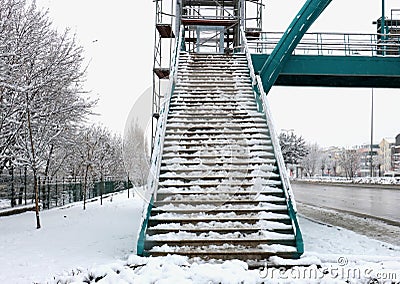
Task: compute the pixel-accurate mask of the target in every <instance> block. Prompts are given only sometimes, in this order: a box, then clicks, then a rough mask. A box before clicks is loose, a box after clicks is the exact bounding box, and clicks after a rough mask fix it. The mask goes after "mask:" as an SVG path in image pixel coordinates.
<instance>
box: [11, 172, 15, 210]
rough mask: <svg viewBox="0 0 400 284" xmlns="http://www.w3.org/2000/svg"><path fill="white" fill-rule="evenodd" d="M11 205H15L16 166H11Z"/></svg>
mask: <svg viewBox="0 0 400 284" xmlns="http://www.w3.org/2000/svg"><path fill="white" fill-rule="evenodd" d="M10 174H11V207H15V187H14V167H13V166H11V169H10Z"/></svg>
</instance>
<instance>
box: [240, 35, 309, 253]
mask: <svg viewBox="0 0 400 284" xmlns="http://www.w3.org/2000/svg"><path fill="white" fill-rule="evenodd" d="M241 35H242V42H243V47H244V52H245V54H246V58H247V64H248V68H249V70H250V77H251V80H252V85H253V91H254V94H255V99H256V102H257V109H258V110H259V111H260V112H262V113H263V114H264V115H265V118H266V120H267V123H268V129H269V133H270V136H271V141H272V146H273V149H274V154H275V158H276V160H277V165H278V171H279V174H280V177H281V181H282V185H283V191H284V193H285V198H286V205H287V208H288V212H289V217H290V219H291V220H292V225H293V228H294V230H295V240H296V248H297V254H296V255H294V257H299V256H300V255H301V254H303V253H304V243H303V236H302V234H301V230H300V225H299V222H298V219H297V209H296V203H295V201H294V196H293V191H292V188H291V185H290V182H289V177H288V175H287V171H286V167H285V162H284V160H283V155H282V152H281V147H280V145H279V139H278V136H277V133H276V131H275V128H274V123H273V119H272V114H271V111H270V107H269V104H268V102H267V96H266V93H265V91H264V88H263V85H262V83H261V78H260V76H257V75H256V74H255V72H254V67H253V63H252V60H251V55H250V51H249V48H248V45H247V40H246V36H245V32H244V30H243V29H241Z"/></svg>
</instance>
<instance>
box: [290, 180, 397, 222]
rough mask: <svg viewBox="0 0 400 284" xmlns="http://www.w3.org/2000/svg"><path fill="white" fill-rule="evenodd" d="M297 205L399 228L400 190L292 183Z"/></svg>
mask: <svg viewBox="0 0 400 284" xmlns="http://www.w3.org/2000/svg"><path fill="white" fill-rule="evenodd" d="M292 188H293V191H294V195H295V199H296V201H298V202H301V203H304V204H309V205H314V206H317V207H325V208H332V209H338V210H344V211H348V212H354V213H356V214H358V215H360V214H361V215H365V216H367V217H374V218H376V219H380V220H384V221H388V223H392V224H396V223H397V224H400V188H399V189H384V188H379V186H376V187H361V186H345V185H344V186H335V185H325V184H323V185H321V184H308V183H296V182H294V183H292Z"/></svg>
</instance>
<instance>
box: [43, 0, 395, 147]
mask: <svg viewBox="0 0 400 284" xmlns="http://www.w3.org/2000/svg"><path fill="white" fill-rule="evenodd" d="M37 2H38V4H39V5H41V6H43V7H46V8H48V9H49V12H50V16H51V17H52V19H53V22H54V24H55V25H56V26H57V27H59V28H60V29H63V28H65V27H70V28H71V29H72V31H73V32H74V33H76V34H77V38H78V40H79V42H80V44H82V45H83V46H84V47H85V50H86V57H87V59H88V61H89V60H90V65H89V69H88V74H87V79H88V80H87V85H86V87H87V89H89V90H91V91H92V94H93V96H94V97H98V98H99V99H100V102H99V105H98V107H97V109H96V111H97V112H98V113H99V116H98V117H97V118H95V120H96V121H99V122H101V123H103V124H104V125H106V126H107V127H109V128H110V129H111V130H113V131H115V132H119V133H121V134H122V132H123V129H124V126H125V121H126V119H127V117H128V114H129V111H130V109H131V108H132V106H133V105H134V104H135V101H136V100H137V98H138V97H139V96H140V95H141V94H142V93H143V92H144V91H145V90H146V89H147V88H148V87H150V86H151V84H152V72H151V70H152V64H153V43H154V7H153V6H154V3H153V1H151V0H141V1H134V0H115V1H99V0H38V1H37ZM168 2H169V1H168ZM265 2H266V9H265V10H264V27H265V28H264V29H265V30H268V31H283V30H285V29H286V27H287V26H288V24H289V23H290V22H291V20H292V19H293V17H294V16H295V14H296V13H297V11H298V10H299V9H300V8H301V6H302V5H303V4H304V2H305V0H285V1H282V0H268V1H265ZM385 3H386V15H388V16H390V10H391V9H394V8H400V3H398V0H386V1H385ZM381 4H382V1H381V0H350V1H349V0H333V1H332V3H331V4H330V6H328V8H327V9H326V10H325V11H324V13H323V14H322V15H321V16H320V18H319V19H318V20H317V21H316V22H315V23H314V25H313V26H312V27H311V29H310V31H312V32H324V31H325V32H343V33H344V32H358V33H374V32H375V30H376V27H375V26H374V25H373V24H372V21H373V20H376V19H377V18H379V17H380V16H381ZM374 93H375V122H374V126H375V130H374V142H376V143H378V142H380V140H381V139H382V138H383V137H394V136H396V135H397V134H398V133H400V111H399V109H400V90H398V89H375V90H374ZM269 99H270V103H271V108H272V113H273V116H274V120H275V123H276V129H277V130H280V129H294V131H295V132H296V133H297V134H300V135H302V136H303V137H304V138H305V139H306V140H307V141H310V142H317V143H319V144H320V145H322V146H330V145H337V146H351V145H355V144H362V143H369V140H370V113H371V107H370V106H371V89H343V88H335V89H333V88H329V89H328V88H297V87H296V88H295V87H273V88H272V90H271V92H270V94H269ZM145 112H146V110H145ZM148 113H149V115H150V109H149V110H148Z"/></svg>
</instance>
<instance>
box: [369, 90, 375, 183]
mask: <svg viewBox="0 0 400 284" xmlns="http://www.w3.org/2000/svg"><path fill="white" fill-rule="evenodd" d="M373 143H374V89H373V88H372V91H371V145H370V153H369V158H370V159H369V163H370V164H369V176H370V177H372V174H373V171H372V151H373Z"/></svg>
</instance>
